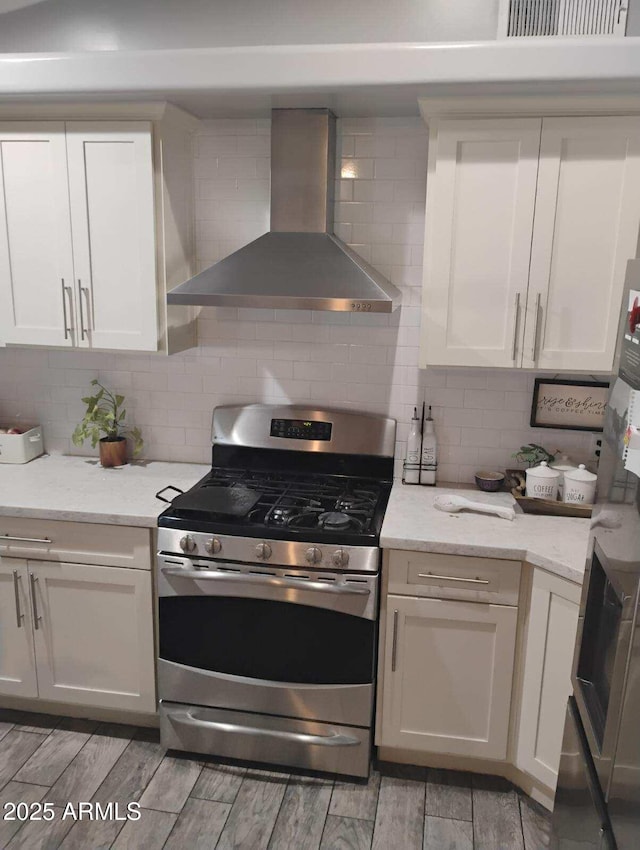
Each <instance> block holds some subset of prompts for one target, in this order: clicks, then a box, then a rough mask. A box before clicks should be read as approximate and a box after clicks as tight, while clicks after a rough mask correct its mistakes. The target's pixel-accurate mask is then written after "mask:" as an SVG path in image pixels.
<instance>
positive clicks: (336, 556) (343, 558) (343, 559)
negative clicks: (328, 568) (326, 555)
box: [331, 549, 349, 567]
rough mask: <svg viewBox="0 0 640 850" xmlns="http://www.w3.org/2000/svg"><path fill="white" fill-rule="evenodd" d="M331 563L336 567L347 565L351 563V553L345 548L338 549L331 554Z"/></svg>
mask: <svg viewBox="0 0 640 850" xmlns="http://www.w3.org/2000/svg"><path fill="white" fill-rule="evenodd" d="M331 563H332V564H333V566H334V567H346V566H347V564H348V563H349V553H348V552H345V551H344V549H336V551H335V552H334V553H333V554H332V555H331Z"/></svg>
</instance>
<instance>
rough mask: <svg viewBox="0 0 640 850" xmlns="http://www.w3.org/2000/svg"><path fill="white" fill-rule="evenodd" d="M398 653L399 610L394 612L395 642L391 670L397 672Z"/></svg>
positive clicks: (392, 647)
mask: <svg viewBox="0 0 640 850" xmlns="http://www.w3.org/2000/svg"><path fill="white" fill-rule="evenodd" d="M397 654H398V612H397V611H394V612H393V644H392V646H391V672H392V673H395V672H396V657H397Z"/></svg>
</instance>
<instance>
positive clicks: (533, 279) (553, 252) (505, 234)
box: [420, 116, 640, 372]
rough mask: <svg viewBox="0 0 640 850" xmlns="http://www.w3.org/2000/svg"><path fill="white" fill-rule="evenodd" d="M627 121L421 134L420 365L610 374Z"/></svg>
mask: <svg viewBox="0 0 640 850" xmlns="http://www.w3.org/2000/svg"><path fill="white" fill-rule="evenodd" d="M639 227H640V118H635V117H615V116H614V117H611V116H606V117H588V118H585V117H572V118H537V117H536V118H514V119H505V118H495V119H494V118H490V119H486V118H483V119H451V120H442V121H433V122H431V126H430V142H429V172H428V180H427V207H426V233H425V263H424V295H423V322H422V343H421V354H420V365H421V366H427V365H443V366H491V367H496V366H510V367H524V368H537V369H552V370H557V371H572V372H574V371H587V372H598V371H608V370H610V369H611V366H612V362H613V352H614V346H615V338H616V331H617V321H618V316H619V310H620V302H621V296H622V288H623V283H624V274H625V267H626V263H627V260H629V259H630V258H632V257H634V256H635V254H636V243H637V239H638V230H639Z"/></svg>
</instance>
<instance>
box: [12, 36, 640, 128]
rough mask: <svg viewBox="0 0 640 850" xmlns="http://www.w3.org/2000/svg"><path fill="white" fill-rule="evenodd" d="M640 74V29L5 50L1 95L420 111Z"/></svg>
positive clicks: (202, 106) (612, 89) (626, 81)
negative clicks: (421, 39) (473, 38)
mask: <svg viewBox="0 0 640 850" xmlns="http://www.w3.org/2000/svg"><path fill="white" fill-rule="evenodd" d="M639 82H640V38H633V37H631V38H602V39H596V40H594V39H589V40H586V39H584V40H583V39H580V38H572V39H553V40H550V41H547V40H531V41H527V42H526V43H524V42H522V41H518V42H517V43H513V42H509V41H487V42H465V43H437V44H436V43H433V44H421V43H407V44H328V45H279V46H267V47H235V48H210V49H209V48H199V49H186V50H178V49H172V50H144V51H118V50H112V51H99V52H93V53H67V54H64V53H58V54H0V101H5V102H7V101H15V100H16V99H19V100H21V101H23V100H24V99H27V98H31V97H33V98H40V99H41V98H42V97H47V99H49V98H61V99H62V98H63V99H65V100H66V101H69V100H70V99H73V98H82V99H85V100H86V99H88V98H91V99H104V100H106V101H109V100H110V99H112V100H113V99H120V100H121V99H123V97H125V96H126V99H127V100H139V101H140V100H142V101H144V100H151V99H166V100H169V101H171V102H172V103H174V104H176V105H179V106H182V107H183V108H184V109H187V110H188V111H190V112H192V113H193V114H195V115H197V116H198V117H218V116H227V117H233V116H242V115H254V116H256V115H264V116H267V115H268V114H269V112H270V110H271V109H272V108H273V107H285V108H291V107H328V108H331V109H332V110H333V111H334V112H336V114H338V115H359V114H360V115H394V114H417V112H418V106H417V101H418V99H419V98H421V97H427V96H430V95H433V94H438V95H445V94H448V95H453V94H456V95H463V94H468V95H473V94H474V93H475V94H477V93H478V91H479V90H481V91H482V93H483V94H487V93H496V94H501V95H507V94H511V95H516V94H518V95H522V94H540V93H543V94H544V93H547V94H552V93H558V92H561V91H563V90H564V91H565V92H566V93H567V94H575V93H580V92H584V93H587V92H601V93H609V94H611V93H618V94H619V93H624V92H633V90H634V88H635V89H636V90H637V86H638V83H639Z"/></svg>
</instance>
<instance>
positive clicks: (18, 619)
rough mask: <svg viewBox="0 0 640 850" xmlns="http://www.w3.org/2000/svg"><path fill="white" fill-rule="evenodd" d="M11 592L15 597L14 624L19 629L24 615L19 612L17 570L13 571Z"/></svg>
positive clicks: (18, 579)
mask: <svg viewBox="0 0 640 850" xmlns="http://www.w3.org/2000/svg"><path fill="white" fill-rule="evenodd" d="M13 592H14V593H15V596H16V623H17V626H18V628H19V629H21V628H22V618H23V617H24V614H23V613H22V611H21V610H20V573H19V572H18V571H17V570H14V571H13Z"/></svg>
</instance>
